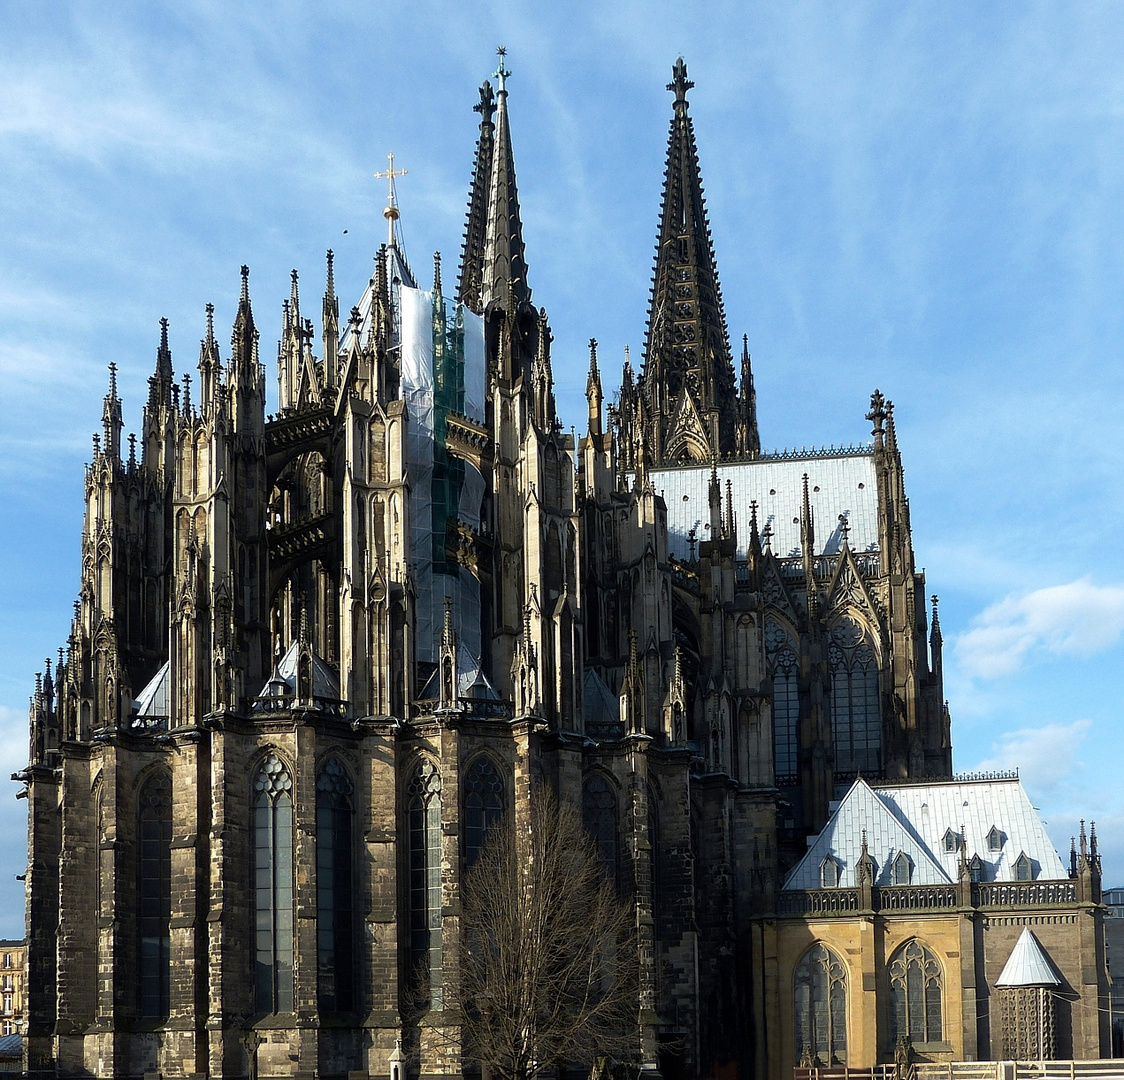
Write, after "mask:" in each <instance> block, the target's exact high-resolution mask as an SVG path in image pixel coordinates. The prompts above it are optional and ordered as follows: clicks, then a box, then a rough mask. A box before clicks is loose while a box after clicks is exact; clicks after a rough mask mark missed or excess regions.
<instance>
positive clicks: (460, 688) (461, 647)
mask: <svg viewBox="0 0 1124 1080" xmlns="http://www.w3.org/2000/svg"><path fill="white" fill-rule="evenodd" d="M438 674H439V669H438V671H434V673H433V674H432V675H431V676H430V677H429V680H428V681H427V682H426V684H425V689H424V690H423V691H422V693H421V697H422V700H423V701H424V700H428V699H431V698H437V697H439V696H440V693H441V691H440V683H438V681H437V679H438ZM457 696H458V697H462V698H470V699H472V700H474V701H499V700H500V695H499V691H498V690H497V689H496V688H495V687H494V686H493V685H492V684H491V683H490V682H489V681H488V676H487V675H485V674H484V669H483V668H482V667H481V666H480V661H479V660H477V659H476V657H475V656H473V655H472V653H471V652H469V650H468V647H467V646H466V645H465V644H464V643H463V642H459V641H458V642H457Z"/></svg>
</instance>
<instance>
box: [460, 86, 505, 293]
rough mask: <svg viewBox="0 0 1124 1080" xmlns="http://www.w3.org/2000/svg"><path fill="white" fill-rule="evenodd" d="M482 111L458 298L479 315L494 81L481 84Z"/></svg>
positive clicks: (492, 140)
mask: <svg viewBox="0 0 1124 1080" xmlns="http://www.w3.org/2000/svg"><path fill="white" fill-rule="evenodd" d="M473 109H474V110H475V111H476V112H478V113H479V114H480V138H479V139H478V140H477V142H476V158H475V160H474V161H473V164H472V186H471V187H470V188H469V192H468V218H467V220H466V221H465V226H464V246H463V247H462V248H461V272H460V279H459V281H458V282H457V299H458V300H460V301H461V303H462V304H465V305H466V306H467V307H468V308H470V309H471V310H472V311H475V312H476V313H477V314H479V313H480V312H482V311H483V309H484V305H483V303H482V301H481V291H482V287H483V276H484V246H485V244H486V243H487V239H488V197H489V195H490V193H491V190H492V155H493V153H494V152H495V141H496V140H495V132H496V128H495V123H494V122H493V118H494V117H495V115H496V97H495V94H494V93H493V92H492V84H491V83H490V82H485V83H484V85H483V86H481V87H480V101H479V102H477V104H476V105H474V106H473Z"/></svg>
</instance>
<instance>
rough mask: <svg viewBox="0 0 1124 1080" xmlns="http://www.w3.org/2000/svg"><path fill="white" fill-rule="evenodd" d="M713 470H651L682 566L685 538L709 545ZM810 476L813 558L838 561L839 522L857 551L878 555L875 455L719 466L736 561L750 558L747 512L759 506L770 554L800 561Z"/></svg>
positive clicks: (672, 548)
mask: <svg viewBox="0 0 1124 1080" xmlns="http://www.w3.org/2000/svg"><path fill="white" fill-rule="evenodd" d="M710 471H711V470H710V466H709V465H697V466H689V465H677V466H676V467H675V468H673V469H653V470H651V471H650V473H649V477H650V478H651V482H652V487H653V488H654V489H655V490H656V491H657V492H662V494H663V498H664V502H665V503H666V504H667V532H668V538H667V539H668V548H669V550H670V551H671V554H672V555H674V556H675V557H676V558H678V559H686V558H688V557H689V555H690V548H689V545H688V543H687V534H688V533H689V532H690V531H691V530H692V529H694V530H695V533H696V537H697V539H698V540H700V541H702V540H708V539H709V538H710V536H709V529H708V528H707V525H708V523H709V521H710V501H709V500H710ZM805 473H807V474H808V498H809V501H810V503H811V506H812V514H813V517H814V519H815V536H816V544H815V546H816V551H815V554H817V555H821V554H829V555H830V554H833V553H835V552H836V551H838V550H839V547H840V544H841V543H842V539H843V536H842V530H841V529H840V527H839V517H840V515H845V516H846V518H847V524H848V526H849V529H850V533H849V536H848V539H847V542H848V544H849V545H850V548H851V550H852V551H855V552H861V551H874V550H876V549H877V547H878V483H877V478H876V477H875V475H874V455H873V452H871V451H866V450H862V451H859V452H857V453H856V452H842V453H836V454H834V455H833V454H831V452H830V451H825V452H824V453H823V454H822V455H814V454H809V455H807V456H805V455H803V454H800V455H797V456H794V457H791V458H789V457H784V458H780V457H778V458H771V457H768V456H763V457H762V458H760V459H758V460H757V461H744V462H739V463H737V464H735V465H719V466H718V483H719V484H720V485H721V488H722V500H723V502H722V505H723V513H725V505H726V503H725V500H726V481H727V480H729V481H730V483H731V494H732V495H733V500H734V514H735V516H736V518H737V523H738V549H739V550H738V556H739V558H743V559H744V558H745V557H746V544H747V543H748V542H749V504H750V502H751V501H754V500H756V502H757V524H758V527H759V528H760V530H761V531H762V533H763V532H764V531H765V527H766V525H768V526H769V528H770V529H771V530H772V534H773V535H772V549H773V554H774V555H776V556H777V558H788V557H790V556H793V555H798V554H800V509H801V506H802V500H803V497H804V474H805Z"/></svg>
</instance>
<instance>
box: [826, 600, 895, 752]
mask: <svg viewBox="0 0 1124 1080" xmlns="http://www.w3.org/2000/svg"><path fill="white" fill-rule="evenodd" d="M831 639H832V643H831V647H830V649H829V650H828V664H829V666H830V668H831V742H832V746H833V747H834V750H835V771H836V773H837V774H840V773H843V774H847V773H859V772H863V773H868V774H871V773H873V774H877V773H878V772H879V771H880V769H881V767H882V708H881V703H880V694H879V689H878V665H877V663H876V662H875V659H874V652H873V651H872V650H871V648H870V646H869V645H868V644H866V642H865V640H864V637H863V631H862V628H861V627H860V626H859V624H858V623H856V622H854V621H853V620H851V619H843V620H842V621H840V622H839V623H837V624H836V625H835V628H834V629H833V630H832V632H831Z"/></svg>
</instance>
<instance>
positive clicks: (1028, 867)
mask: <svg viewBox="0 0 1124 1080" xmlns="http://www.w3.org/2000/svg"><path fill="white" fill-rule="evenodd" d="M1015 880H1016V881H1033V880H1034V865H1033V864H1032V863H1031V861H1030V859H1028V858H1027V854H1026V852H1025V851H1023V852H1020V853H1019V857H1018V858H1017V859H1016V860H1015Z"/></svg>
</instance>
